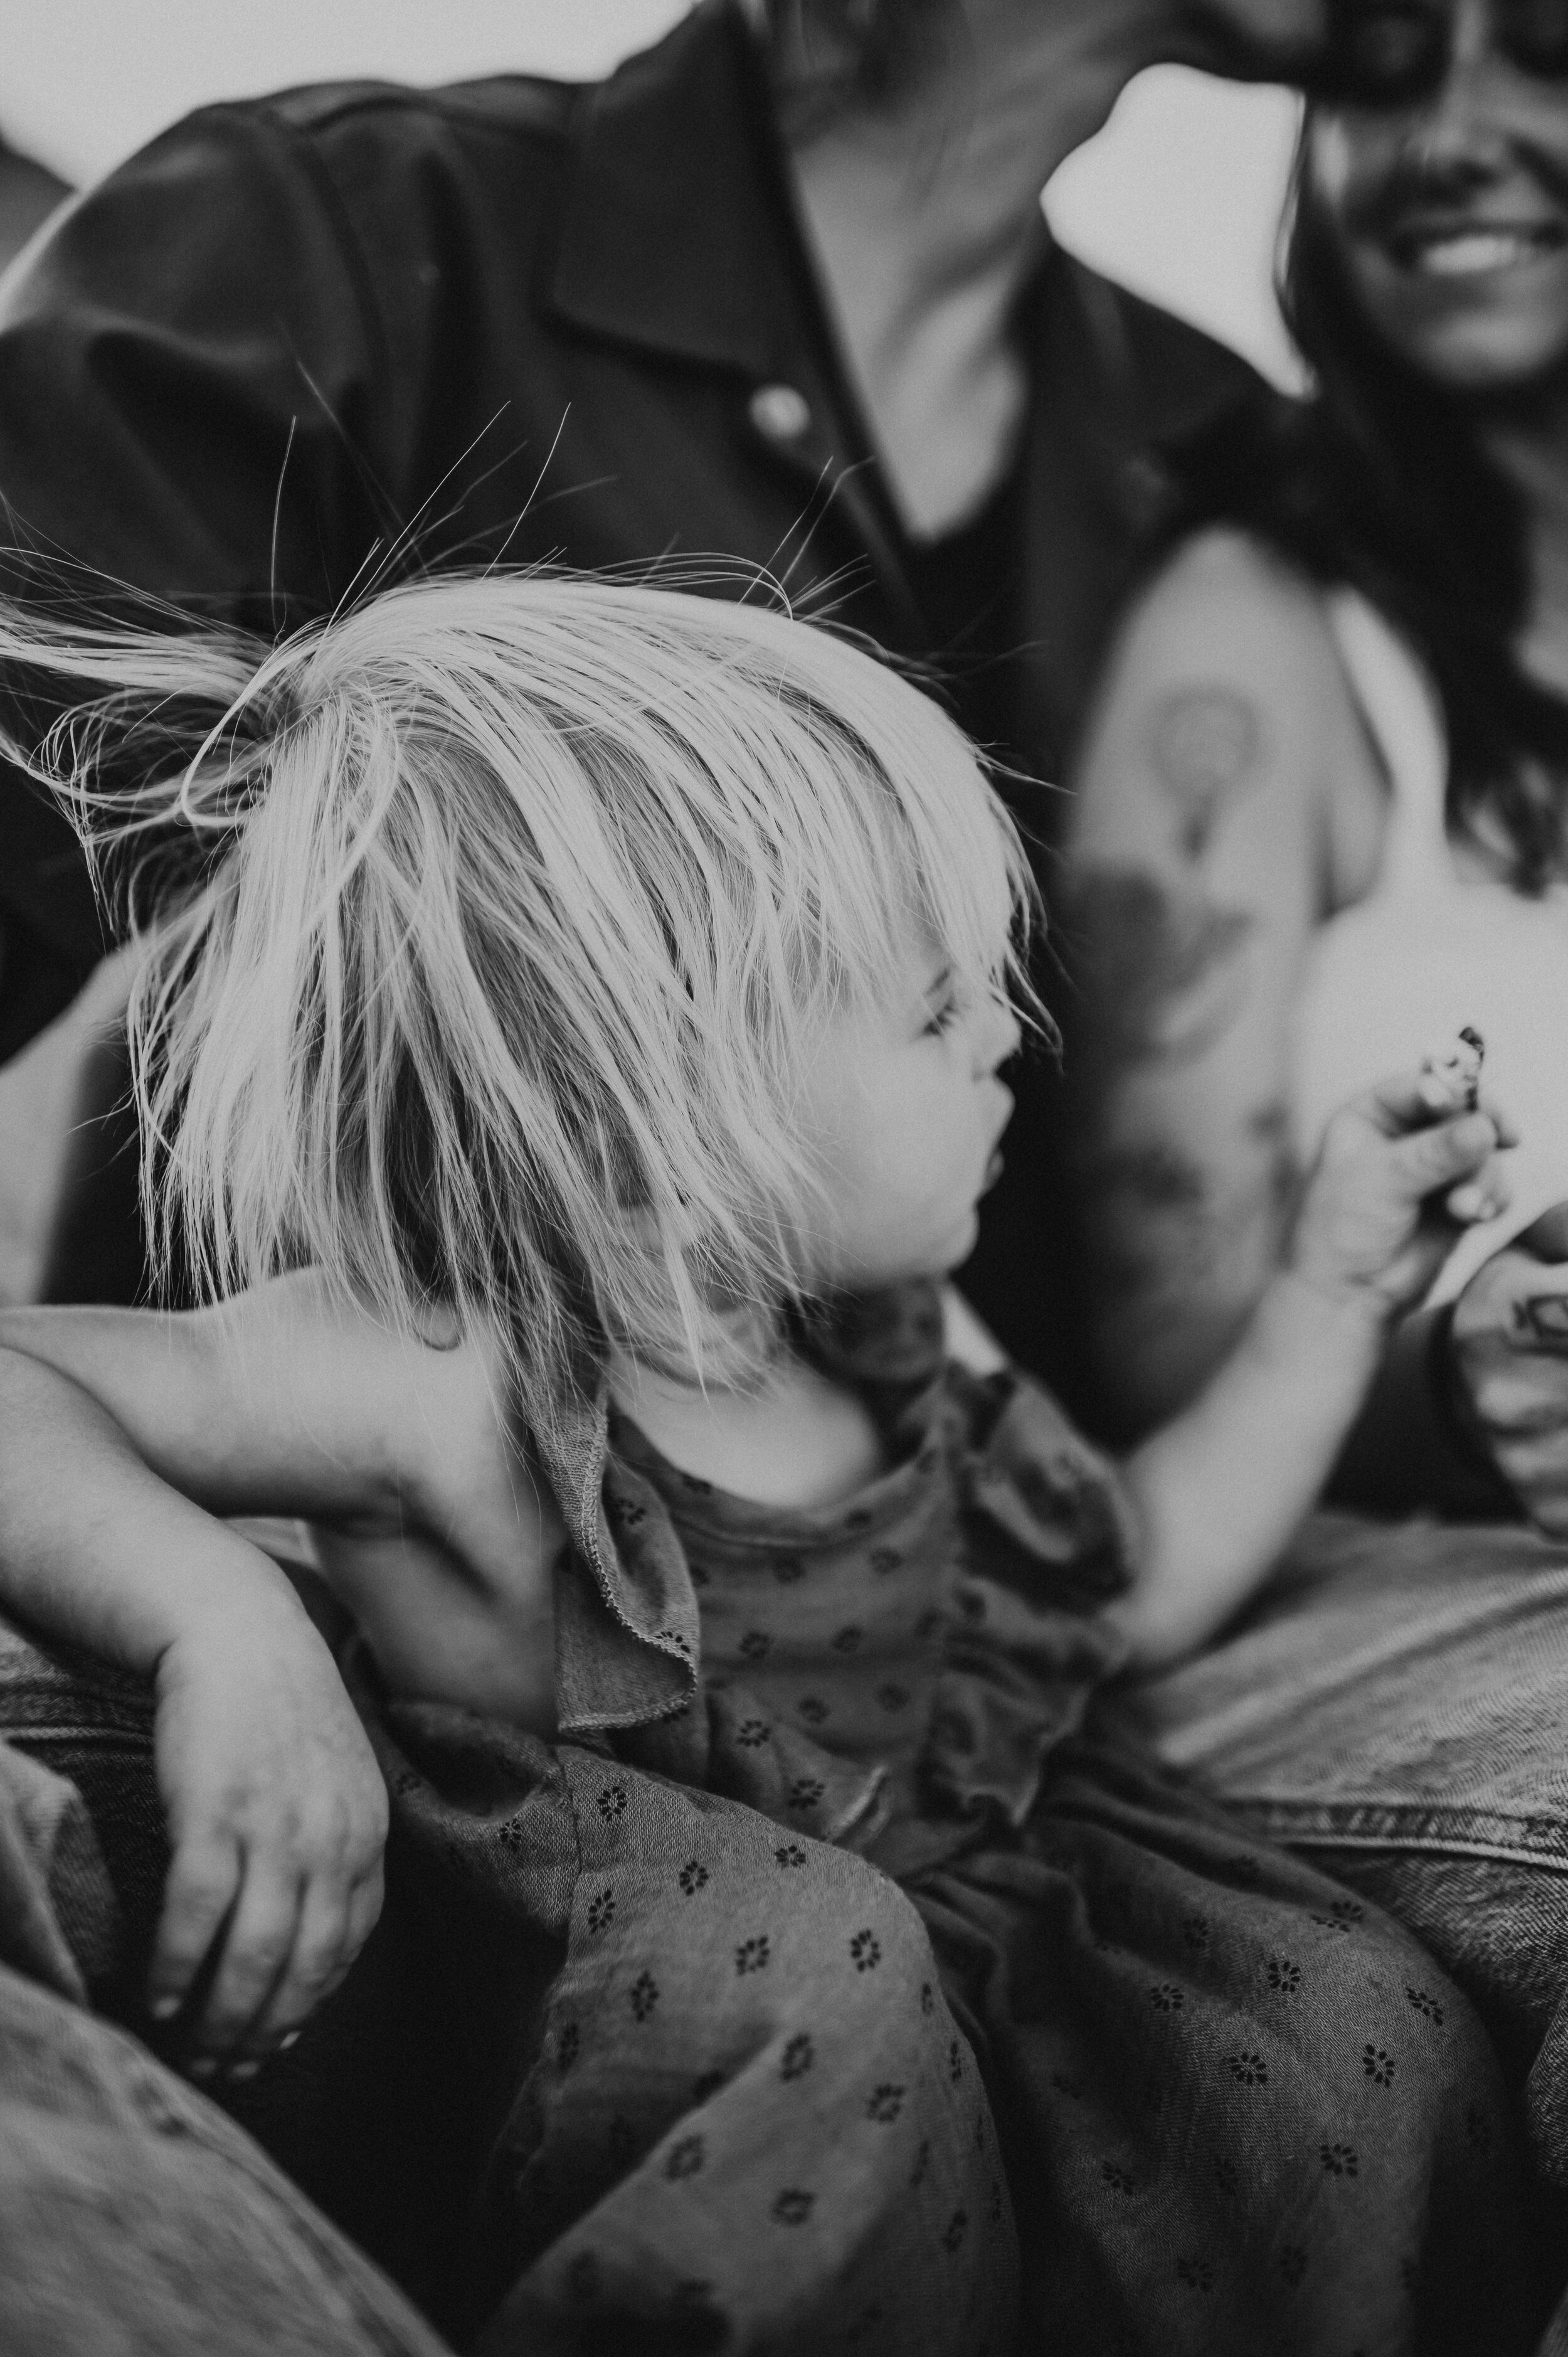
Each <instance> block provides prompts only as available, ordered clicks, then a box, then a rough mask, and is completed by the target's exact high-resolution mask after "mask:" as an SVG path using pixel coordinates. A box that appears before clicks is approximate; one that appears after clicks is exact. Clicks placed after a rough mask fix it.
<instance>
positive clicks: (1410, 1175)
mask: <svg viewBox="0 0 1568 2357" xmlns="http://www.w3.org/2000/svg"><path fill="white" fill-rule="evenodd" d="M1497 1143H1498V1133H1497V1131H1496V1129H1495V1128H1494V1127H1493V1125H1492V1122H1491V1119H1490V1116H1489V1115H1488V1114H1484V1113H1467V1114H1463V1115H1461V1117H1460V1118H1459V1119H1458V1120H1457V1121H1445V1122H1441V1123H1439V1124H1437V1125H1436V1126H1435V1127H1434V1128H1432V1129H1418V1130H1414V1131H1412V1133H1411V1135H1409V1136H1407V1137H1400V1138H1396V1139H1395V1140H1394V1141H1393V1143H1392V1144H1391V1146H1390V1147H1389V1159H1390V1161H1391V1164H1392V1166H1393V1168H1394V1171H1395V1174H1396V1177H1397V1179H1398V1180H1399V1183H1400V1186H1401V1189H1402V1192H1404V1193H1405V1194H1406V1195H1407V1196H1408V1198H1409V1200H1411V1201H1412V1202H1415V1203H1419V1202H1421V1201H1422V1200H1423V1199H1424V1198H1425V1197H1426V1196H1428V1195H1434V1194H1436V1193H1437V1192H1438V1190H1439V1189H1447V1188H1450V1187H1455V1186H1458V1185H1460V1184H1461V1183H1462V1182H1463V1181H1464V1180H1466V1179H1473V1178H1474V1177H1475V1176H1476V1174H1477V1171H1478V1170H1479V1169H1480V1168H1481V1165H1482V1164H1483V1163H1484V1162H1485V1161H1486V1159H1487V1156H1488V1155H1489V1154H1492V1153H1493V1152H1495V1151H1496V1148H1497Z"/></svg>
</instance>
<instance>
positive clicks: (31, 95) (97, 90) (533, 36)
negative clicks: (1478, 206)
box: [0, 0, 1296, 381]
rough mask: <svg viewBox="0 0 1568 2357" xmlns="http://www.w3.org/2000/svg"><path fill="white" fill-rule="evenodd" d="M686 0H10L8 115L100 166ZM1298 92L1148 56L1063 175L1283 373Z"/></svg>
mask: <svg viewBox="0 0 1568 2357" xmlns="http://www.w3.org/2000/svg"><path fill="white" fill-rule="evenodd" d="M685 5H687V0H0V131H3V132H4V133H5V136H6V137H7V138H8V139H9V140H10V141H11V143H12V144H13V145H16V146H17V147H20V148H22V149H23V150H24V151H25V152H28V153H31V154H33V155H35V156H38V158H39V159H40V160H41V161H42V162H44V163H46V164H48V165H49V166H51V167H53V169H54V170H56V171H57V172H59V173H60V174H61V175H62V176H63V177H64V178H66V179H68V180H70V181H71V182H73V183H75V184H78V185H80V184H81V182H83V181H85V180H89V179H92V178H97V177H98V176H99V175H100V174H102V172H104V171H106V170H107V169H108V168H109V167H111V166H112V165H113V164H114V163H115V162H117V161H118V160H119V158H120V157H121V156H125V155H128V154H129V153H130V152H131V150H132V149H133V148H134V147H137V146H139V145H141V144H142V142H143V141H144V140H146V139H149V138H151V137H152V135H154V133H155V132H157V131H159V130H161V129H162V128H163V127H164V126H165V124H168V123H171V122H173V121H175V120H176V119H177V117H178V116H179V115H181V114H183V113H187V112H188V110H189V109H190V108H191V107H193V106H197V105H199V104H201V103H202V102H204V101H206V100H208V99H211V98H220V97H234V96H239V95H242V94H246V93H250V92H254V91H263V90H271V89H277V88H279V87H280V86H283V85H285V84H288V83H290V82H302V81H331V80H337V79H338V78H340V77H344V76H358V75H381V76H390V77H392V79H395V80H399V81H414V82H420V81H458V80H461V79H463V78H464V77H466V76H468V75H472V74H482V73H491V72H506V71H521V72H539V73H548V74H556V75H560V76H561V77H563V78H564V79H566V80H577V79H582V78H586V77H592V76H594V75H597V74H601V73H604V72H606V71H607V70H608V69H609V68H610V67H611V66H612V65H614V64H615V62H616V61H617V59H619V58H621V57H623V56H625V55H626V54H627V53H628V51H630V50H632V49H634V48H640V47H641V46H643V45H644V44H645V43H646V42H648V41H650V40H652V39H654V38H657V37H658V35H659V34H660V32H662V31H663V30H664V28H665V27H667V26H668V25H670V24H671V23H673V22H674V20H675V18H676V17H677V16H680V15H681V14H682V11H683V9H684V7H685ZM1295 119H1296V109H1295V102H1294V99H1293V98H1292V97H1291V96H1290V95H1289V93H1287V92H1285V91H1275V90H1238V89H1234V88H1231V87H1229V86H1227V85H1224V84H1220V83H1217V82H1212V81H1206V80H1205V79H1204V78H1203V77H1202V76H1200V75H1197V74H1191V73H1186V72H1183V71H1180V70H1176V69H1169V70H1157V71H1155V72H1154V73H1151V74H1146V75H1144V77H1143V78H1142V79H1141V81H1139V82H1137V83H1136V84H1134V85H1133V88H1132V89H1131V90H1130V91H1128V92H1127V93H1126V95H1125V96H1124V98H1123V99H1122V103H1121V105H1120V106H1119V107H1118V109H1117V111H1116V113H1115V115H1114V116H1113V117H1112V122H1111V123H1110V124H1109V125H1108V126H1107V128H1106V130H1105V131H1104V132H1103V133H1102V134H1101V136H1100V138H1098V139H1097V140H1094V141H1092V142H1091V143H1090V145H1089V146H1088V147H1086V148H1082V149H1080V150H1079V153H1078V155H1076V156H1073V157H1071V158H1070V159H1069V162H1068V163H1067V165H1066V166H1064V167H1063V169H1062V170H1061V171H1060V172H1059V173H1058V175H1057V178H1056V179H1055V180H1054V181H1053V182H1052V184H1051V188H1050V190H1049V192H1048V195H1047V213H1048V215H1049V217H1050V220H1051V221H1052V224H1053V227H1054V228H1055V230H1056V231H1057V233H1058V236H1060V238H1061V239H1062V241H1063V242H1064V243H1066V244H1067V245H1069V246H1070V247H1071V248H1072V249H1073V251H1074V252H1076V253H1080V254H1082V255H1083V256H1084V257H1085V259H1086V260H1089V261H1090V262H1093V263H1095V264H1097V265H1098V266H1099V267H1100V268H1101V269H1103V270H1105V271H1107V272H1108V273H1109V274H1111V275H1112V277H1115V278H1118V279H1120V280H1122V283H1123V284H1125V285H1130V286H1133V287H1135V288H1136V289H1137V290H1138V291H1139V292H1140V293H1145V294H1150V295H1153V296H1155V298H1156V299H1157V300H1159V301H1162V302H1165V303H1166V304H1168V305H1169V306H1170V307H1172V308H1173V309H1175V310H1178V311H1181V312H1182V313H1184V314H1185V315H1186V316H1187V317H1191V318H1194V319H1196V320H1197V321H1198V322H1199V324H1200V325H1202V326H1205V327H1208V328H1210V329H1211V330H1212V331H1213V332H1215V333H1217V334H1219V335H1220V336H1223V337H1224V338H1226V339H1228V340H1229V341H1230V342H1231V343H1233V344H1235V345H1236V346H1237V347H1238V348H1239V349H1240V350H1242V351H1244V352H1246V353H1247V354H1248V355H1249V357H1250V358H1251V359H1252V360H1254V361H1257V362H1259V364H1260V365H1262V367H1264V368H1265V369H1267V370H1269V371H1271V372H1272V373H1273V374H1274V375H1276V376H1278V377H1280V378H1281V379H1283V380H1284V381H1290V380H1291V379H1292V376H1293V372H1294V361H1293V357H1292V355H1291V352H1290V349H1289V345H1288V342H1287V339H1286V338H1285V336H1284V332H1283V328H1282V327H1281V325H1280V322H1279V317H1278V314H1277V311H1276V309H1275V307H1274V304H1273V295H1272V292H1271V282H1272V271H1273V250H1274V242H1275V234H1276V227H1277V222H1278V219H1279V211H1280V205H1281V200H1282V198H1283V190H1284V184H1285V177H1286V173H1287V170H1288V166H1289V157H1290V150H1291V145H1292V142H1293V139H1294V125H1295Z"/></svg>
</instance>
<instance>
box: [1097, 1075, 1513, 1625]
mask: <svg viewBox="0 0 1568 2357" xmlns="http://www.w3.org/2000/svg"><path fill="white" fill-rule="evenodd" d="M1440 1101H1441V1092H1440V1091H1439V1090H1438V1089H1437V1088H1436V1087H1435V1086H1434V1082H1433V1081H1432V1080H1431V1078H1430V1077H1428V1078H1426V1079H1423V1078H1421V1077H1420V1076H1412V1077H1411V1078H1409V1079H1408V1080H1404V1081H1401V1082H1396V1083H1391V1084H1389V1085H1388V1086H1386V1087H1384V1088H1382V1089H1380V1090H1377V1091H1375V1092H1372V1093H1371V1094H1370V1095H1369V1096H1367V1097H1364V1098H1360V1099H1359V1100H1358V1101H1357V1103H1355V1104H1353V1105H1351V1106H1349V1107H1348V1108H1347V1109H1346V1110H1345V1111H1344V1112H1342V1113H1341V1114H1337V1116H1336V1118H1335V1120H1334V1122H1333V1123H1332V1124H1331V1125H1330V1127H1329V1131H1328V1135H1327V1137H1326V1141H1325V1145H1324V1149H1323V1154H1322V1156H1321V1157H1320V1159H1319V1162H1318V1165H1317V1168H1316V1171H1315V1172H1314V1174H1313V1177H1312V1179H1311V1182H1310V1184H1309V1186H1308V1189H1307V1192H1306V1195H1305V1200H1304V1201H1303V1205H1302V1210H1301V1213H1300V1216H1299V1219H1298V1221H1297V1223H1296V1228H1295V1232H1294V1238H1293V1241H1292V1243H1291V1247H1290V1250H1289V1252H1288V1253H1287V1255H1286V1260H1285V1265H1284V1266H1283V1268H1282V1270H1281V1271H1280V1273H1279V1275H1277V1276H1275V1277H1274V1278H1273V1281H1272V1282H1271V1284H1270V1285H1269V1286H1268V1287H1267V1289H1266V1291H1265V1292H1264V1294H1263V1296H1262V1300H1261V1301H1260V1302H1259V1304H1258V1307H1257V1309H1256V1310H1255V1312H1254V1313H1253V1316H1252V1318H1251V1321H1250V1322H1249V1324H1248V1326H1247V1328H1246V1330H1245V1331H1244V1333H1243V1335H1242V1338H1241V1340H1240V1343H1239V1344H1238V1345H1237V1347H1236V1349H1235V1351H1233V1352H1232V1353H1231V1356H1230V1358H1229V1359H1228V1360H1227V1361H1226V1362H1225V1363H1224V1365H1223V1366H1221V1367H1220V1368H1219V1372H1217V1373H1216V1374H1215V1375H1214V1376H1213V1377H1212V1378H1211V1380H1210V1381H1209V1383H1208V1386H1207V1387H1206V1389H1205V1390H1204V1391H1203V1392H1202V1393H1201V1394H1199V1395H1198V1397H1197V1400H1196V1401H1195V1402H1194V1403H1193V1405H1192V1406H1191V1407H1190V1408H1188V1409H1187V1411H1186V1413H1185V1414H1184V1415H1180V1416H1178V1417H1176V1419H1175V1421H1174V1422H1172V1423H1170V1424H1168V1425H1166V1426H1163V1427H1162V1429H1161V1430H1159V1431H1158V1432H1156V1433H1155V1434H1153V1435H1152V1436H1151V1437H1150V1438H1149V1439H1148V1440H1146V1441H1145V1442H1144V1444H1143V1446H1142V1447H1141V1448H1138V1449H1137V1450H1136V1451H1134V1453H1133V1456H1132V1457H1131V1458H1128V1459H1127V1461H1126V1464H1125V1467H1124V1473H1125V1479H1126V1482H1127V1486H1128V1489H1129V1491H1131V1493H1132V1497H1133V1503H1134V1505H1135V1507H1136V1509H1137V1510H1138V1512H1139V1514H1140V1516H1141V1519H1142V1522H1143V1525H1144V1552H1143V1564H1142V1569H1141V1572H1140V1576H1139V1579H1138V1582H1137V1585H1136V1587H1134V1588H1133V1591H1132V1593H1131V1595H1130V1596H1129V1597H1127V1598H1125V1599H1124V1600H1123V1601H1122V1603H1120V1604H1118V1605H1117V1606H1115V1607H1113V1608H1112V1609H1113V1614H1114V1617H1115V1618H1116V1619H1117V1620H1119V1622H1120V1623H1121V1625H1122V1628H1123V1629H1124V1630H1125V1631H1126V1632H1127V1634H1128V1635H1129V1637H1130V1638H1131V1640H1132V1645H1133V1661H1134V1662H1135V1663H1138V1664H1140V1665H1142V1666H1145V1667H1148V1666H1155V1665H1157V1664H1159V1663H1167V1662H1171V1661H1175V1660H1176V1659H1179V1658H1180V1656H1181V1655H1183V1654H1184V1653H1187V1652H1191V1651H1192V1650H1193V1648H1194V1647H1195V1646H1197V1645H1198V1644H1200V1643H1201V1642H1202V1641H1203V1640H1204V1639H1205V1638H1206V1637H1208V1636H1209V1635H1211V1634H1212V1633H1213V1631H1215V1630H1216V1629H1218V1628H1219V1627H1220V1626H1221V1625H1222V1624H1223V1623H1224V1622H1225V1621H1226V1620H1229V1618H1230V1615H1231V1613H1232V1612H1234V1611H1235V1610H1236V1609H1237V1607H1238V1606H1239V1605H1240V1604H1241V1603H1242V1602H1243V1601H1244V1600H1245V1598H1247V1596H1248V1595H1249V1594H1250V1593H1251V1590H1252V1588H1253V1587H1255V1586H1256V1585H1257V1583H1258V1581H1259V1580H1260V1579H1261V1578H1262V1576H1263V1574H1264V1573H1265V1572H1266V1571H1267V1570H1268V1568H1269V1567H1270V1566H1271V1565H1272V1564H1273V1562H1274V1560H1275V1559H1276V1557H1277V1556H1278V1555H1279V1554H1280V1552H1281V1551H1282V1549H1283V1547H1284V1546H1285V1544H1287V1543H1288V1541H1289V1539H1290V1537H1291V1535H1292V1534H1293V1533H1294V1530H1295V1528H1296V1526H1297V1524H1298V1523H1299V1522H1300V1521H1301V1518H1302V1516H1303V1515H1304V1514H1305V1513H1306V1512H1307V1511H1308V1510H1309V1508H1310V1507H1311V1505H1312V1504H1313V1502H1314V1501H1315V1499H1316V1497H1317V1494H1318V1492H1319V1491H1320V1490H1321V1488H1322V1486H1323V1483H1324V1481H1325V1480H1326V1478H1327V1475H1328V1472H1329V1469H1330V1468H1331V1466H1332V1465H1333V1463H1334V1460H1335V1458H1336V1457H1337V1454H1338V1451H1339V1448H1340V1444H1341V1443H1342V1441H1343V1440H1344V1437H1345V1435H1346V1433H1347V1432H1348V1429H1349V1426H1350V1425H1351V1423H1352V1422H1353V1420H1354V1418H1355V1415H1356V1414H1357V1412H1358V1410H1359V1407H1360V1405H1361V1402H1362V1399H1363V1397H1364V1395H1365V1394H1366V1390H1367V1387H1368V1385H1369V1383H1370V1382H1371V1379H1372V1376H1373V1374H1374V1372H1375V1371H1376V1369H1377V1365H1378V1362H1379V1361H1380V1358H1381V1355H1382V1352H1383V1349H1384V1346H1385V1343H1386V1341H1387V1338H1388V1333H1389V1329H1390V1327H1391V1324H1392V1322H1393V1320H1394V1318H1396V1317H1397V1316H1398V1314H1399V1313H1400V1311H1401V1310H1402V1309H1403V1308H1406V1307H1408V1306H1409V1304H1410V1303H1411V1302H1412V1301H1413V1300H1415V1299H1418V1298H1419V1297H1420V1296H1421V1294H1422V1293H1423V1292H1424V1291H1425V1289H1426V1287H1427V1286H1429V1285H1430V1283H1431V1282H1432V1279H1433V1278H1434V1275H1436V1273H1437V1270H1438V1268H1439V1267H1440V1266H1441V1265H1442V1262H1443V1260H1444V1257H1445V1255H1446V1254H1447V1252H1448V1251H1449V1249H1450V1248H1451V1246H1452V1243H1453V1241H1454V1237H1455V1232H1456V1230H1457V1227H1458V1225H1459V1224H1461V1223H1463V1222H1466V1221H1469V1220H1474V1219H1477V1218H1478V1217H1483V1216H1486V1215H1487V1212H1488V1211H1491V1210H1495V1209H1496V1208H1497V1203H1496V1197H1497V1194H1498V1187H1497V1185H1496V1183H1495V1182H1492V1181H1490V1180H1488V1182H1487V1185H1486V1186H1485V1187H1483V1186H1482V1185H1481V1184H1480V1183H1478V1179H1477V1174H1478V1173H1479V1172H1480V1171H1481V1169H1482V1167H1483V1165H1484V1164H1485V1163H1486V1161H1487V1157H1489V1156H1490V1154H1491V1153H1492V1152H1493V1150H1494V1149H1495V1148H1496V1146H1498V1144H1499V1142H1500V1143H1503V1144H1508V1143H1510V1142H1511V1137H1510V1135H1509V1134H1508V1133H1506V1132H1505V1131H1504V1130H1503V1128H1502V1125H1501V1124H1500V1123H1499V1122H1498V1121H1497V1120H1496V1119H1494V1118H1493V1117H1492V1116H1490V1115H1488V1114H1486V1113H1468V1114H1466V1113H1459V1114H1457V1115H1455V1114H1453V1110H1452V1100H1450V1101H1449V1103H1448V1108H1447V1110H1448V1114H1449V1117H1446V1118H1442V1119H1439V1120H1438V1121H1436V1122H1435V1123H1434V1110H1435V1109H1436V1103H1438V1102H1440Z"/></svg>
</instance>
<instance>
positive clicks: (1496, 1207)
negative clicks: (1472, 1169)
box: [1443, 1170, 1509, 1227]
mask: <svg viewBox="0 0 1568 2357" xmlns="http://www.w3.org/2000/svg"><path fill="white" fill-rule="evenodd" d="M1443 1207H1444V1211H1446V1212H1447V1213H1448V1216H1449V1218H1450V1219H1453V1220H1458V1221H1459V1222H1461V1223H1462V1225H1464V1226H1466V1227H1474V1226H1475V1225H1476V1224H1477V1222H1479V1221H1482V1220H1495V1219H1496V1218H1497V1216H1498V1213H1499V1211H1507V1210H1508V1207H1509V1185H1508V1181H1507V1179H1505V1178H1504V1177H1503V1175H1502V1173H1501V1171H1499V1170H1484V1171H1483V1172H1482V1173H1481V1176H1480V1177H1479V1178H1478V1179H1466V1180H1465V1182H1464V1184H1463V1185H1462V1186H1459V1187H1453V1188H1450V1189H1449V1191H1448V1193H1447V1195H1446V1196H1445V1197H1444V1206H1443Z"/></svg>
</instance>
